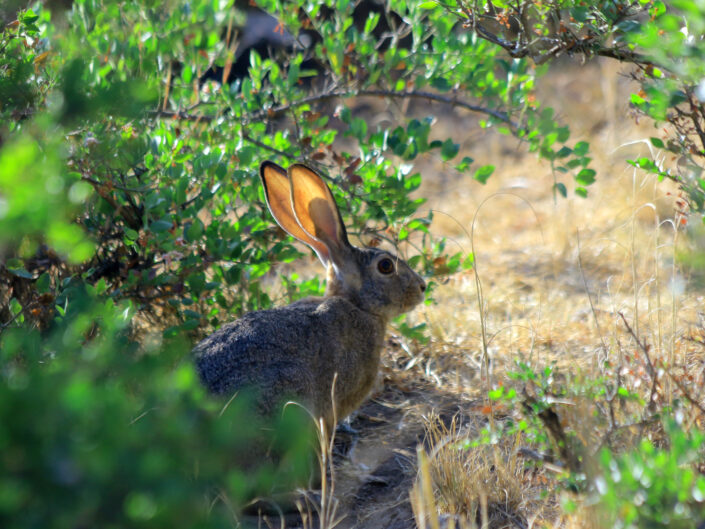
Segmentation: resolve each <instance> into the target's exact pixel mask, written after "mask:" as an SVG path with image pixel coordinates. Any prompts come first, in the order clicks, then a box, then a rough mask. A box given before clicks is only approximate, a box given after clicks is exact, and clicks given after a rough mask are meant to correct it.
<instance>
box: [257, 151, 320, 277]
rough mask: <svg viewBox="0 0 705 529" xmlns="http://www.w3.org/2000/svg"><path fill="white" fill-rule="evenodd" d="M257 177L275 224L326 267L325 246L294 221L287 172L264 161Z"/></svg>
mask: <svg viewBox="0 0 705 529" xmlns="http://www.w3.org/2000/svg"><path fill="white" fill-rule="evenodd" d="M259 175H260V178H261V179H262V186H263V187H264V197H265V200H266V201H267V207H268V208H269V211H270V212H271V213H272V216H274V219H275V220H276V221H277V224H279V226H281V227H282V229H283V230H284V231H286V232H287V233H288V234H289V235H291V236H293V237H295V238H297V239H298V240H299V241H301V242H303V243H305V244H308V245H309V246H310V247H311V248H312V249H313V250H314V251H315V252H316V254H317V255H318V258H319V259H320V260H321V262H323V264H324V265H326V266H327V265H328V262H329V261H330V255H329V252H328V248H327V247H326V245H325V244H323V243H322V242H321V241H319V240H316V239H315V238H314V237H312V236H311V235H310V234H309V233H306V231H305V230H304V229H303V228H302V226H301V225H300V224H299V222H297V220H296V216H295V214H294V210H293V208H292V206H291V200H292V198H291V196H292V193H291V185H290V181H289V176H288V175H287V172H286V171H285V170H284V168H283V167H280V166H278V165H277V164H275V163H273V162H270V161H265V162H262V165H260V169H259Z"/></svg>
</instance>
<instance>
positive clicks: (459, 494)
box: [411, 416, 545, 529]
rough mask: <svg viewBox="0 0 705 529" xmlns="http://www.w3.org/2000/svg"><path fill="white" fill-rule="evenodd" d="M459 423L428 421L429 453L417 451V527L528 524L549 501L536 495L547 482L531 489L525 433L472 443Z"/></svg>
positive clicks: (414, 502)
mask: <svg viewBox="0 0 705 529" xmlns="http://www.w3.org/2000/svg"><path fill="white" fill-rule="evenodd" d="M459 423H460V419H459V417H458V416H456V417H453V419H452V420H451V421H450V424H449V425H446V424H445V423H444V422H443V421H442V420H441V418H439V417H437V416H432V417H429V418H428V419H427V422H426V431H427V439H426V441H427V445H428V446H429V451H428V452H426V451H424V450H423V449H420V450H419V468H420V471H419V478H418V480H417V483H416V485H415V486H414V489H413V490H412V491H411V501H412V505H413V507H414V513H415V516H416V521H417V524H418V526H419V527H420V528H424V527H435V526H436V525H437V524H441V523H443V524H444V525H449V524H450V525H455V526H457V527H458V528H459V529H461V528H465V527H477V526H481V527H488V528H501V527H511V526H513V525H514V524H519V526H522V525H523V526H525V525H526V519H527V517H531V518H535V517H536V514H537V513H538V512H540V511H541V510H542V509H543V504H545V502H544V501H542V500H539V499H538V498H540V492H541V490H542V486H543V484H539V482H536V483H535V484H533V485H530V486H528V487H527V483H531V482H532V481H534V480H533V479H532V477H531V476H529V474H531V472H530V471H526V470H525V469H524V465H523V461H522V460H521V459H520V458H519V457H518V454H517V448H518V447H519V446H520V445H521V437H520V436H514V437H512V438H504V439H501V440H500V442H498V443H497V444H493V445H487V444H479V445H476V446H474V445H470V444H468V443H467V441H468V439H469V437H471V435H470V436H469V435H468V432H467V431H464V430H463V429H462V428H460V426H459ZM438 513H443V516H442V517H439V516H438ZM441 520H443V521H442V522H441Z"/></svg>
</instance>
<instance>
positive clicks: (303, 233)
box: [194, 161, 426, 432]
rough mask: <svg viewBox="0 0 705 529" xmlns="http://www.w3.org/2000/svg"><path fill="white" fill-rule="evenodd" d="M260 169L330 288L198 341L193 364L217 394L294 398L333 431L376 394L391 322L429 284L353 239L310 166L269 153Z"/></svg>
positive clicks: (281, 220)
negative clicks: (283, 162) (284, 163)
mask: <svg viewBox="0 0 705 529" xmlns="http://www.w3.org/2000/svg"><path fill="white" fill-rule="evenodd" d="M260 177H261V179H262V184H263V186H264V191H265V197H266V201H267V206H268V207H269V210H270V212H271V213H272V215H273V216H274V218H275V220H276V221H277V223H278V224H279V226H281V227H282V228H283V229H284V230H285V231H286V232H287V233H289V234H290V235H292V236H294V237H295V238H296V239H298V240H299V241H301V242H303V243H306V244H307V245H308V246H310V247H311V248H312V249H313V250H314V251H315V252H316V254H317V255H318V257H319V259H320V260H321V262H322V263H323V266H325V267H326V270H327V287H326V293H325V295H324V296H323V297H316V298H313V297H312V298H307V299H302V300H299V301H297V302H295V303H292V304H291V305H288V306H285V307H278V308H274V309H269V310H262V311H258V312H251V313H249V314H246V315H245V316H243V317H242V318H240V319H239V320H237V321H235V322H233V323H230V324H228V325H225V326H223V327H222V328H221V329H220V330H218V331H216V332H215V333H213V334H211V335H210V336H209V337H207V338H205V339H204V340H203V341H201V342H200V343H199V344H198V345H197V346H196V347H195V349H194V353H195V358H196V366H197V369H198V373H199V375H200V377H201V380H202V381H203V382H204V384H205V385H206V387H207V388H208V389H209V390H210V391H211V392H213V393H216V394H222V395H232V394H234V393H235V392H237V391H239V390H240V389H243V388H248V387H251V388H254V389H255V390H256V392H257V405H258V413H260V414H262V415H273V414H274V413H276V412H278V411H281V406H282V404H283V403H284V402H286V401H287V400H293V401H296V402H299V403H301V404H302V405H303V406H305V407H306V408H307V409H308V410H309V411H311V412H312V413H313V414H314V416H315V417H322V418H323V419H324V421H325V424H326V427H327V428H328V431H329V432H330V431H331V429H332V428H333V427H334V426H335V424H334V417H337V418H338V419H342V418H344V417H345V416H347V415H348V414H350V413H351V412H352V411H353V410H355V408H357V407H358V406H359V405H360V404H361V403H362V401H363V400H364V399H365V397H366V396H367V394H368V393H369V391H370V389H371V388H372V385H373V383H374V381H375V377H376V375H377V369H378V366H379V359H380V351H381V349H382V345H383V340H384V333H385V327H386V325H387V323H388V322H389V320H390V319H391V318H393V317H395V316H397V315H399V314H401V313H403V312H406V311H408V310H411V309H412V308H413V307H414V306H416V305H417V304H418V303H419V302H421V300H422V299H423V297H424V290H425V289H426V284H425V282H424V280H423V279H422V278H421V277H420V276H419V275H418V274H416V273H415V272H414V271H413V270H411V268H409V266H408V265H407V264H406V263H405V262H404V261H402V260H400V259H399V258H398V257H396V256H394V255H392V254H390V253H389V252H386V251H384V250H381V249H377V248H357V247H355V246H352V245H351V244H350V243H349V242H348V237H347V233H346V231H345V226H344V225H343V222H342V220H341V217H340V213H339V211H338V208H337V206H336V204H335V200H334V199H333V195H332V193H331V192H330V190H329V189H328V187H327V186H326V184H325V183H324V181H323V180H322V179H321V177H320V176H319V175H318V174H316V172H315V171H313V170H312V169H310V168H308V167H306V166H305V165H302V164H294V165H291V166H289V169H288V171H287V170H285V169H284V168H282V167H280V166H278V165H277V164H275V163H272V162H270V161H265V162H263V163H262V165H261V166H260ZM336 374H337V376H336ZM334 379H335V387H333V384H334ZM331 390H333V391H331ZM331 395H334V399H333V400H332V399H331ZM334 406H335V408H334Z"/></svg>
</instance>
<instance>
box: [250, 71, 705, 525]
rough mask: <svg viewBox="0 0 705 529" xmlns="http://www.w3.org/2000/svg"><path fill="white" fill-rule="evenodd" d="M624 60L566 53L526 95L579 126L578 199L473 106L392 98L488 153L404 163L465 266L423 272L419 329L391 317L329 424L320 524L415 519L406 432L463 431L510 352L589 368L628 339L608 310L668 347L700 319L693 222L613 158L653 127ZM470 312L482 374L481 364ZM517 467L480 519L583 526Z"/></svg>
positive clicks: (673, 348)
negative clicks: (495, 509) (327, 512)
mask: <svg viewBox="0 0 705 529" xmlns="http://www.w3.org/2000/svg"><path fill="white" fill-rule="evenodd" d="M625 72H626V71H622V70H621V69H620V67H619V65H618V64H616V63H614V62H609V61H600V62H598V61H595V62H591V63H589V64H586V65H580V64H578V63H574V62H569V61H564V62H560V63H557V64H556V65H555V67H554V68H553V70H552V71H551V72H550V73H549V74H548V75H547V76H546V77H544V78H543V79H542V80H541V81H540V85H539V88H538V90H537V99H538V100H539V101H542V102H545V103H546V104H549V105H551V106H553V107H554V109H555V110H556V114H557V115H558V116H559V117H560V119H561V120H562V121H563V122H564V123H566V124H569V125H570V127H571V131H572V138H571V141H573V142H577V141H581V140H586V141H589V142H590V150H591V156H592V157H593V162H592V167H593V168H595V169H596V170H597V178H598V181H597V183H596V184H595V185H593V186H591V188H590V189H589V197H588V198H587V199H583V198H580V197H578V196H575V195H574V194H572V188H573V186H572V181H571V178H570V176H569V175H568V176H566V175H560V174H559V175H558V176H555V175H554V174H553V173H552V171H551V168H550V165H549V164H548V163H546V162H541V161H539V160H538V159H537V157H536V156H535V155H534V154H531V153H528V152H527V151H526V148H525V146H524V145H522V144H521V143H519V142H518V141H517V140H515V139H513V138H510V137H506V136H502V135H500V134H498V133H496V132H495V131H493V130H491V129H490V130H488V129H482V128H480V127H479V125H478V119H479V118H478V116H476V115H472V114H469V113H465V112H454V111H450V110H448V109H444V108H442V107H440V106H435V105H434V106H433V107H432V108H429V107H428V106H426V107H419V106H414V107H410V108H397V109H396V110H392V112H397V113H401V112H405V113H406V115H413V114H418V115H426V114H428V113H433V114H434V115H436V116H437V119H438V120H439V125H440V127H439V128H440V129H441V132H442V133H444V134H449V135H450V136H452V137H453V138H455V141H457V142H458V143H460V145H461V149H460V153H459V155H458V159H461V158H462V157H463V156H470V157H472V158H474V159H475V163H476V164H477V166H478V167H479V166H480V165H483V164H487V163H492V164H494V165H495V166H496V169H495V172H494V174H493V176H492V177H491V178H490V180H489V182H488V183H487V184H486V185H484V186H483V185H481V184H479V183H478V182H476V181H474V180H472V179H471V178H470V177H469V176H468V175H461V174H458V173H457V172H456V171H455V170H454V169H453V167H452V164H444V163H443V162H442V161H441V160H440V157H435V156H427V157H425V158H423V159H421V160H419V161H418V163H417V169H418V170H420V171H421V172H422V174H423V176H424V185H423V188H422V189H421V190H419V192H418V193H419V196H423V197H425V198H427V199H428V202H427V206H428V208H430V209H432V210H434V212H435V215H434V222H433V224H432V227H431V229H432V231H433V233H434V234H435V235H438V236H440V235H443V236H446V237H448V238H449V241H450V244H449V247H451V251H453V250H452V248H453V247H457V248H458V249H459V250H460V251H463V252H465V253H468V252H470V251H473V252H474V254H475V261H476V266H475V268H474V270H471V271H467V272H463V273H459V274H456V275H454V276H452V277H442V278H436V281H438V283H439V284H438V287H437V289H436V291H435V302H434V303H432V304H431V305H428V306H424V307H421V308H419V309H417V310H416V311H415V313H414V315H413V317H412V321H413V322H416V323H420V322H425V323H426V324H427V325H428V327H429V329H430V334H431V337H432V339H431V342H430V343H429V344H425V345H423V344H420V343H414V342H412V341H409V340H407V339H405V338H403V337H401V336H400V335H399V334H398V333H397V332H395V331H394V330H391V332H390V336H389V340H388V344H389V346H388V348H387V351H386V352H385V353H384V354H383V367H382V369H381V374H380V381H379V384H378V388H377V390H376V391H375V392H374V393H373V395H372V396H371V398H370V399H369V400H368V401H367V402H366V404H365V405H364V406H363V407H362V408H361V409H360V410H359V411H358V412H357V413H355V414H354V415H353V417H352V420H351V422H350V426H352V428H353V429H354V430H356V431H357V435H356V436H350V435H349V434H346V433H342V432H341V433H338V439H337V441H336V444H335V454H334V455H335V459H334V462H335V463H334V469H333V478H332V479H333V481H332V484H333V491H332V495H333V497H334V498H335V500H333V501H334V502H335V504H336V505H337V509H336V511H335V516H333V517H332V520H329V521H328V522H327V524H326V525H327V526H328V527H333V526H335V527H340V528H345V529H347V528H364V529H374V528H386V529H406V528H415V527H417V521H418V520H417V518H416V517H415V515H414V509H413V507H412V502H411V500H410V498H411V491H412V488H413V487H414V485H415V484H416V483H418V479H419V455H418V450H419V447H421V448H420V450H422V451H425V453H428V454H433V450H434V447H433V446H431V443H430V442H429V441H428V439H427V435H426V429H427V427H428V425H429V421H430V420H431V419H430V418H431V417H437V419H436V420H440V421H441V422H442V423H444V424H445V425H446V426H448V425H450V424H451V422H452V419H453V417H456V421H457V423H456V424H455V427H457V429H458V430H462V435H464V436H465V437H467V438H472V437H473V435H475V434H476V433H477V431H479V428H481V427H482V425H484V424H485V423H486V422H487V420H488V417H487V414H486V413H484V412H483V411H482V402H483V397H484V396H485V395H486V391H487V388H488V387H496V386H497V385H498V384H511V381H509V379H508V378H507V376H506V373H507V371H508V370H509V369H511V368H512V367H513V366H514V362H515V361H516V360H517V359H522V360H523V361H530V362H532V363H534V364H535V365H551V364H555V365H556V366H557V368H558V369H564V370H566V371H567V372H569V373H571V374H578V373H584V374H585V375H586V376H598V375H599V374H600V366H601V365H603V363H604V362H605V361H606V360H609V358H606V357H609V355H610V354H612V352H611V351H613V350H615V348H613V347H611V345H613V344H615V343H620V344H621V343H626V342H628V341H629V336H628V335H627V333H626V331H625V329H624V327H623V324H622V323H621V322H620V319H619V318H618V317H617V315H618V314H619V313H620V312H621V313H623V314H625V315H626V316H627V317H628V318H630V319H631V321H634V322H636V323H635V325H639V332H640V333H642V336H644V337H645V339H647V340H648V341H649V343H651V344H653V347H654V351H655V353H654V354H655V355H664V356H669V358H670V359H672V360H673V361H674V362H677V361H678V358H680V356H679V355H682V356H685V355H687V354H689V352H688V350H686V349H684V348H682V347H680V346H679V343H680V342H678V337H682V336H683V334H684V332H685V331H686V330H687V329H689V328H691V327H692V326H694V325H697V324H698V318H699V317H700V318H702V308H701V307H703V306H705V302H704V297H703V289H702V287H697V286H696V285H695V283H694V282H693V281H691V278H690V276H689V271H688V270H687V267H683V266H681V265H680V264H679V260H678V256H679V255H681V254H682V253H683V252H688V251H691V250H692V249H693V248H696V249H697V247H698V242H697V240H698V238H699V237H700V238H702V237H703V235H702V233H698V232H697V229H696V228H695V227H689V228H685V229H679V230H675V229H674V225H675V224H676V223H677V222H678V218H677V217H676V216H675V207H674V203H675V200H676V198H677V190H676V189H674V188H673V186H669V184H668V183H659V182H657V181H656V180H655V179H654V178H651V177H649V176H647V175H644V174H642V173H639V172H638V171H636V170H634V168H633V167H631V166H630V165H628V164H627V163H626V160H627V159H629V158H635V157H639V156H649V155H650V150H649V146H648V138H649V137H650V136H662V131H660V130H658V129H654V127H653V125H652V124H650V123H647V122H645V121H643V122H639V121H638V120H637V119H636V116H634V115H633V113H632V111H631V110H630V109H629V107H628V100H629V97H628V94H629V93H630V90H631V89H632V87H631V86H630V84H629V83H630V81H629V80H628V78H627V76H626V75H625ZM554 178H558V179H559V181H563V182H564V183H565V184H566V185H567V187H568V189H569V190H570V194H569V197H568V198H567V199H564V198H561V197H555V196H554V195H553V193H552V185H553V183H554ZM422 213H423V212H422ZM696 223H697V221H696ZM471 235H472V236H471ZM477 280H479V283H478V281H477ZM478 284H479V285H480V286H481V297H479V296H478ZM480 306H482V313H481V311H480ZM481 314H482V318H481V317H480V316H481ZM483 325H484V328H485V331H486V333H485V335H486V340H487V342H488V353H489V356H490V358H489V367H490V372H489V377H490V380H489V381H488V380H487V379H486V378H485V377H483V376H482V369H481V368H482V328H483ZM518 472H519V471H518ZM520 474H521V476H522V478H521V480H522V481H521V483H520V487H521V488H522V490H521V491H520V492H519V493H518V494H519V496H520V498H518V500H517V503H515V505H516V513H515V517H514V518H512V517H511V516H508V517H507V518H505V519H504V520H498V521H495V522H493V524H492V527H544V526H547V527H579V526H581V525H580V523H579V522H578V521H576V519H575V518H571V517H570V516H566V515H564V514H562V512H561V510H560V508H559V507H558V506H557V505H558V499H557V497H556V496H555V491H554V490H551V488H550V486H549V485H547V483H549V482H548V481H546V480H542V479H541V476H536V475H531V476H529V472H528V471H525V470H521V471H520ZM517 475H519V474H517ZM312 511H313V512H315V511H316V509H315V508H314V509H312ZM262 523H263V525H262V526H263V527H266V526H267V525H270V526H272V527H280V526H281V522H280V521H279V520H269V521H263V522H262ZM440 525H441V526H452V525H453V520H452V517H450V518H449V517H446V518H443V517H441V520H440ZM286 526H287V527H292V528H293V527H318V521H317V519H316V516H315V515H314V516H312V517H310V518H306V517H305V518H304V519H303V520H302V519H301V518H298V519H295V520H290V521H288V522H287V524H286Z"/></svg>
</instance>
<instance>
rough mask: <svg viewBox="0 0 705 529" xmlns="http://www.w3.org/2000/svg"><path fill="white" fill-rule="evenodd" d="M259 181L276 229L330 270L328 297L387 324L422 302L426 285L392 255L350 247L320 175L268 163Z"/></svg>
mask: <svg viewBox="0 0 705 529" xmlns="http://www.w3.org/2000/svg"><path fill="white" fill-rule="evenodd" d="M260 177H261V178H262V184H263V185H264V194H265V197H266V200H267V206H268V207H269V210H270V211H271V212H272V215H273V216H274V218H275V219H276V221H277V223H278V224H279V225H280V226H281V227H282V228H283V229H284V230H285V231H286V232H287V233H289V234H290V235H292V236H293V237H295V238H297V239H298V240H299V241H301V242H303V243H305V244H307V245H309V246H310V247H311V248H312V249H313V250H314V251H315V252H316V254H317V255H318V258H319V259H320V260H321V262H322V263H323V265H324V266H325V267H326V270H327V276H328V283H327V287H326V296H343V297H345V298H347V299H349V300H350V301H351V302H352V303H353V304H355V305H356V306H358V307H360V308H361V309H363V310H365V311H367V312H370V313H373V314H375V315H378V316H380V317H383V318H385V319H389V318H392V317H394V316H398V315H399V314H401V313H403V312H406V311H408V310H410V309H411V308H413V307H414V306H415V305H417V304H418V303H420V302H421V301H422V300H423V293H424V291H425V289H426V283H425V282H424V280H423V279H422V278H421V277H420V276H419V275H418V274H417V273H416V272H414V271H413V270H412V269H411V268H409V266H408V265H407V264H406V262H404V261H403V260H401V259H399V258H398V257H396V256H395V255H393V254H391V253H389V252H387V251H384V250H381V249H378V248H364V249H361V248H356V247H355V246H353V245H351V244H350V243H349V242H348V236H347V232H346V231H345V226H344V224H343V221H342V219H341V217H340V212H339V211H338V206H337V205H336V203H335V200H334V198H333V194H332V193H331V192H330V189H328V186H327V185H326V184H325V182H324V181H323V179H322V178H321V177H320V176H319V175H318V174H317V173H316V172H315V171H313V170H312V169H310V168H308V167H306V166H305V165H302V164H293V165H290V166H289V169H288V171H287V170H285V169H284V168H282V167H280V166H278V165H277V164H275V163H272V162H269V161H266V162H263V163H262V165H261V166H260Z"/></svg>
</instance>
